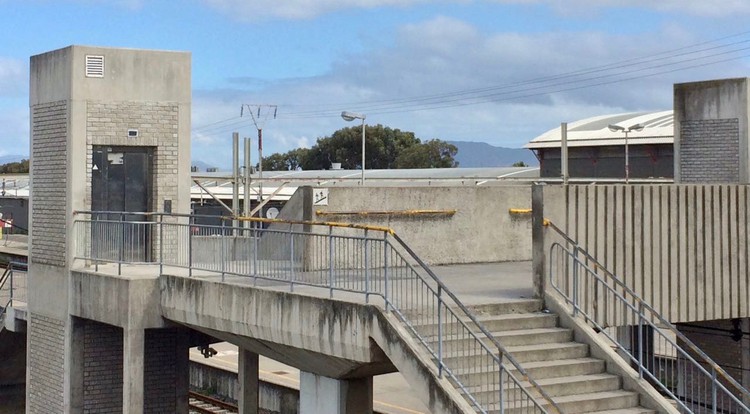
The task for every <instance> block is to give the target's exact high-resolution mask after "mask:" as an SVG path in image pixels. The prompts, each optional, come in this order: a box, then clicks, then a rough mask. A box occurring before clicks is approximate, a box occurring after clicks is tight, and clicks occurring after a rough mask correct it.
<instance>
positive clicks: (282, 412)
mask: <svg viewBox="0 0 750 414" xmlns="http://www.w3.org/2000/svg"><path fill="white" fill-rule="evenodd" d="M190 386H191V387H192V388H194V389H198V390H201V391H202V392H206V393H210V394H214V395H219V396H221V397H224V398H228V399H229V400H231V401H233V402H235V403H236V402H237V400H238V399H239V395H240V385H239V382H238V380H237V373H236V372H230V371H226V370H223V369H219V368H215V367H211V366H208V365H203V364H200V363H197V362H191V363H190ZM259 393H260V395H259V396H258V400H259V406H260V408H261V409H262V410H264V411H263V412H268V413H269V414H270V413H274V414H275V413H279V414H296V413H298V412H299V390H298V389H295V388H289V387H285V386H283V385H279V384H274V383H271V382H266V381H260V390H259Z"/></svg>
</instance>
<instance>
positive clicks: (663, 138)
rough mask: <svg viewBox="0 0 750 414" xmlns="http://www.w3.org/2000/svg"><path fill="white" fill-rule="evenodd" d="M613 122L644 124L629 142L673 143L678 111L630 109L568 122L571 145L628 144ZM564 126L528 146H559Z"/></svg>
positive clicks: (532, 147)
mask: <svg viewBox="0 0 750 414" xmlns="http://www.w3.org/2000/svg"><path fill="white" fill-rule="evenodd" d="M610 124H614V125H619V126H621V127H623V128H629V127H630V126H633V125H636V124H643V126H644V128H643V130H641V131H633V132H630V133H628V144H629V145H638V144H672V143H674V112H673V111H671V110H669V111H659V112H630V113H624V114H614V115H603V116H595V117H591V118H586V119H582V120H580V121H575V122H570V123H568V146H569V147H590V146H591V147H593V146H604V145H625V134H624V133H622V132H620V131H614V132H613V131H610V130H609V128H608V126H609V125H610ZM560 136H561V131H560V127H557V128H554V129H551V130H549V131H547V132H545V133H544V134H542V135H539V136H538V137H536V138H534V139H532V140H531V141H529V143H528V144H526V145H524V148H530V149H537V148H559V147H560V140H561V138H560Z"/></svg>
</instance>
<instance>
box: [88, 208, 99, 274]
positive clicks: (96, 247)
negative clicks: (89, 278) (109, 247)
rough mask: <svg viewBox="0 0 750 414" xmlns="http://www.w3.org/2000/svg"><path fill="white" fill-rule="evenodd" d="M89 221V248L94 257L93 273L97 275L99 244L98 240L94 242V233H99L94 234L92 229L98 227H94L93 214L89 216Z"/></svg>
mask: <svg viewBox="0 0 750 414" xmlns="http://www.w3.org/2000/svg"><path fill="white" fill-rule="evenodd" d="M90 220H91V221H90V222H89V223H90V224H91V248H92V250H93V256H94V271H95V272H97V273H98V272H99V243H98V240H94V233H99V232H94V228H95V227H98V226H97V225H96V221H95V220H94V215H93V214H91V215H90ZM98 237H99V235H98V234H97V238H98Z"/></svg>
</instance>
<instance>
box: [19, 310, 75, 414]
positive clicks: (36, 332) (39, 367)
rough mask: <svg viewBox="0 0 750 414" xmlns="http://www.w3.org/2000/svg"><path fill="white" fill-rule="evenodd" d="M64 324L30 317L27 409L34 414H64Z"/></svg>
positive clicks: (43, 318)
mask: <svg viewBox="0 0 750 414" xmlns="http://www.w3.org/2000/svg"><path fill="white" fill-rule="evenodd" d="M64 349H65V323H64V322H63V321H59V320H55V319H52V318H47V317H45V316H42V315H36V314H31V315H29V330H28V367H27V378H28V382H27V384H26V396H27V397H26V409H27V412H28V413H30V414H34V413H49V414H55V413H62V412H65V408H64V407H65V400H66V398H65V394H64V388H65V383H66V381H65V357H64V353H63V350H64Z"/></svg>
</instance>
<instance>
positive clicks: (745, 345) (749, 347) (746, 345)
mask: <svg viewBox="0 0 750 414" xmlns="http://www.w3.org/2000/svg"><path fill="white" fill-rule="evenodd" d="M741 327H742V332H750V318H743V319H742V324H741ZM741 341H742V344H741V345H740V346H741V348H742V350H741V351H740V352H741V353H742V381H740V383H741V384H742V386H743V387H745V388H750V335H746V334H743V335H742V340H741ZM742 402H743V403H745V405H749V406H750V398H745V399H744V400H743V401H742Z"/></svg>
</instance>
